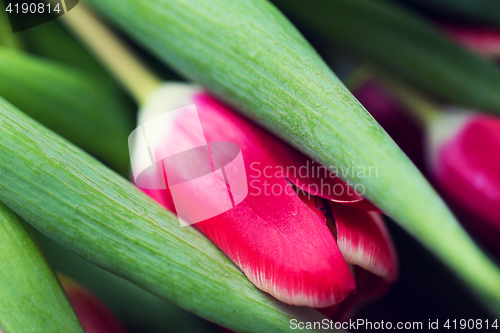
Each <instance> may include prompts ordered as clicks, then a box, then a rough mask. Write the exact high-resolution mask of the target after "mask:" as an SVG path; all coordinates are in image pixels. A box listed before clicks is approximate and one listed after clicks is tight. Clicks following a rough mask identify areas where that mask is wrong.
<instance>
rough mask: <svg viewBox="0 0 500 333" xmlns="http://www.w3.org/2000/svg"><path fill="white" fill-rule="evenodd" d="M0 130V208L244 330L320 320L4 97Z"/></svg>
mask: <svg viewBox="0 0 500 333" xmlns="http://www.w3.org/2000/svg"><path fill="white" fill-rule="evenodd" d="M0 132H1V135H0V174H1V175H2V177H0V200H2V201H3V202H4V203H5V204H6V205H7V206H9V207H10V208H11V209H12V210H14V211H15V212H16V213H17V214H19V215H20V216H21V217H23V218H24V219H25V220H26V221H28V222H29V223H30V224H32V225H33V226H34V227H35V228H36V229H38V230H39V231H40V232H42V233H43V234H45V235H46V236H48V237H49V238H51V239H53V240H54V241H56V242H57V243H59V244H62V245H63V246H64V247H66V248H69V249H71V250H72V251H74V252H76V253H77V254H78V255H79V256H81V257H83V258H84V259H86V260H88V261H90V262H91V263H93V264H96V265H98V266H100V267H103V268H104V269H106V270H108V271H110V272H112V273H114V274H116V275H118V276H121V277H123V278H125V279H127V280H129V281H131V282H133V283H134V284H137V285H138V286H140V287H142V288H144V289H146V290H147V291H149V292H151V293H153V294H155V295H157V296H160V297H161V298H163V299H165V300H167V301H170V302H172V303H174V304H177V305H179V306H180V307H182V308H184V309H186V310H188V311H191V312H193V313H195V314H198V315H200V316H202V317H204V318H206V319H209V320H211V321H214V322H216V323H218V324H221V325H223V326H226V327H229V328H231V329H233V330H236V331H240V332H285V331H289V327H290V320H291V319H293V318H296V319H298V320H301V321H315V320H316V321H320V320H322V319H323V318H324V317H322V316H321V315H320V314H319V313H318V312H317V311H315V310H313V309H307V308H298V307H293V306H288V305H285V304H283V303H280V302H278V301H276V300H275V299H274V298H272V297H271V296H269V295H267V294H265V293H263V292H261V291H259V290H258V289H257V288H255V287H254V286H253V285H252V284H251V283H250V282H249V281H248V279H247V278H246V277H245V275H244V274H243V273H242V272H241V271H240V270H239V269H238V268H237V267H236V266H235V265H234V264H233V263H232V262H231V261H230V260H229V259H228V258H227V257H226V256H225V255H224V254H223V253H222V252H221V251H220V250H218V249H217V248H216V247H215V246H214V245H213V244H212V243H211V242H210V241H208V240H207V239H206V238H205V237H204V236H202V235H201V234H200V233H199V232H197V231H196V230H195V229H194V228H181V227H180V223H179V221H178V220H177V218H176V217H175V216H174V215H172V214H171V213H169V212H167V211H166V210H165V209H164V208H163V207H161V206H160V205H158V204H157V203H156V202H154V201H153V200H151V199H150V198H148V197H147V196H146V195H144V194H143V193H142V192H140V191H139V190H138V189H137V188H135V187H134V186H133V185H132V184H131V183H130V182H128V181H126V180H125V179H123V178H121V177H120V176H118V175H117V174H115V173H114V172H112V171H111V170H109V169H107V168H106V167H104V166H103V165H101V164H100V163H99V162H98V161H96V160H95V159H93V158H91V157H90V156H89V155H87V154H85V153H84V152H83V151H81V150H80V149H78V148H77V147H75V146H73V145H72V144H70V143H69V142H67V141H65V140H64V139H62V138H60V137H59V136H57V135H56V134H54V133H53V132H51V131H49V130H47V129H46V128H44V127H43V126H41V125H40V124H38V123H36V122H34V121H33V120H31V119H29V118H28V117H27V116H25V115H24V114H22V113H21V112H19V111H17V110H16V109H15V108H14V107H13V106H12V105H11V104H9V103H8V102H6V101H5V100H3V99H0Z"/></svg>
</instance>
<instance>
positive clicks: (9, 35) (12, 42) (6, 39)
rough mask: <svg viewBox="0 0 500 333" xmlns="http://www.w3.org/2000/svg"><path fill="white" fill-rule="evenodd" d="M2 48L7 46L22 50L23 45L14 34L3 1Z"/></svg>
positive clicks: (0, 14) (0, 21) (0, 19)
mask: <svg viewBox="0 0 500 333" xmlns="http://www.w3.org/2000/svg"><path fill="white" fill-rule="evenodd" d="M0 46H6V47H10V48H13V49H20V48H21V43H20V41H19V39H18V38H17V35H16V34H14V33H13V32H12V29H11V27H10V23H9V18H8V17H7V13H6V12H5V6H4V3H3V2H2V1H0Z"/></svg>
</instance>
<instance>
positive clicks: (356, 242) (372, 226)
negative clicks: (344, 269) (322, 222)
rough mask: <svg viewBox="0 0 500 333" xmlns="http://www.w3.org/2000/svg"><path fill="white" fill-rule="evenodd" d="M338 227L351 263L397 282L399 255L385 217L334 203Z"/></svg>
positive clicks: (332, 206) (344, 253) (334, 213)
mask: <svg viewBox="0 0 500 333" xmlns="http://www.w3.org/2000/svg"><path fill="white" fill-rule="evenodd" d="M330 207H331V209H332V213H333V216H334V218H335V224H336V226H337V244H338V246H339V249H340V252H342V255H343V256H344V259H345V260H346V262H347V263H349V264H353V265H357V266H359V267H361V268H364V269H366V270H367V271H369V272H371V273H373V274H375V275H378V276H381V277H384V278H385V279H386V280H387V281H393V280H394V279H395V278H396V275H397V261H396V252H395V250H394V246H393V245H392V242H391V239H390V237H389V234H388V232H387V229H386V228H385V225H384V221H383V220H382V218H381V216H380V215H379V214H377V213H374V212H367V211H364V210H361V209H357V208H352V207H347V206H344V205H339V204H336V203H330Z"/></svg>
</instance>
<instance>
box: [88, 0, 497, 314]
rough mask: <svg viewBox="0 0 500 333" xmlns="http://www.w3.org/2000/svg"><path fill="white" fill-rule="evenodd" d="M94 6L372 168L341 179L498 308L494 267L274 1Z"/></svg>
mask: <svg viewBox="0 0 500 333" xmlns="http://www.w3.org/2000/svg"><path fill="white" fill-rule="evenodd" d="M90 2H91V3H92V4H94V5H95V6H96V7H97V8H100V9H101V10H102V11H103V12H104V13H105V14H106V15H108V16H109V17H110V18H112V19H113V20H115V22H117V23H118V24H119V25H120V26H121V27H122V28H123V29H125V30H126V31H127V32H128V33H130V34H131V35H132V36H133V37H135V38H136V39H137V40H138V41H140V42H141V43H143V44H144V45H145V46H146V47H148V48H149V49H150V50H151V51H153V52H154V53H155V54H157V55H158V56H159V57H161V58H162V59H164V60H165V62H167V63H169V64H170V65H172V66H173V67H174V68H175V69H176V70H177V71H178V72H179V73H182V74H183V75H185V76H186V77H187V78H189V79H191V80H194V81H197V82H199V83H201V84H203V85H204V86H205V87H207V89H210V91H212V92H213V93H214V94H216V95H218V96H219V97H220V98H222V99H224V100H225V101H226V102H228V103H229V104H232V105H233V106H234V107H235V108H236V109H237V110H240V111H241V112H243V113H244V114H245V115H246V116H248V117H249V118H251V119H253V120H255V121H256V122H258V123H260V124H262V125H263V126H265V127H266V128H267V129H269V130H270V131H272V132H274V133H276V135H278V136H280V137H282V138H283V139H284V140H286V141H287V142H289V143H290V144H292V145H293V146H295V147H296V148H298V149H299V150H301V151H303V152H304V153H306V154H307V155H308V156H310V157H311V158H313V159H315V160H317V161H318V162H320V163H322V164H324V165H326V166H336V167H337V168H343V170H344V171H345V170H352V168H354V169H355V170H361V169H364V170H365V171H366V170H369V168H370V167H372V168H376V169H377V170H378V172H377V176H373V177H366V176H364V177H363V174H361V176H360V173H359V172H354V173H351V172H348V174H342V175H340V176H341V177H342V178H343V179H344V180H346V181H348V182H350V184H353V185H354V184H360V185H361V186H362V187H361V188H362V189H364V190H365V191H364V194H365V196H366V197H367V198H368V199H369V200H371V201H372V202H373V203H375V204H376V205H377V206H378V207H380V208H381V209H382V210H383V211H385V212H386V213H387V214H388V215H389V216H391V217H392V218H393V219H394V220H395V221H397V222H398V223H399V224H400V225H401V226H403V227H404V228H405V229H406V230H407V231H408V232H409V233H411V234H412V235H414V236H415V237H416V238H417V239H419V240H420V241H421V242H422V243H423V244H424V245H425V246H427V247H428V248H429V249H430V250H431V251H432V252H433V253H434V254H436V255H437V256H438V257H439V258H441V260H443V261H444V262H445V263H446V264H447V265H448V266H449V267H450V268H451V269H452V270H453V271H454V272H455V273H456V274H457V275H458V276H459V277H461V278H462V279H463V281H465V282H466V283H467V284H468V285H469V286H470V287H471V288H472V289H473V290H474V291H475V292H476V294H477V295H479V296H480V297H482V299H483V300H484V301H485V302H486V303H488V304H489V305H490V307H491V309H494V310H496V311H497V312H498V313H500V288H499V286H500V271H499V270H498V268H497V267H496V266H495V265H494V263H493V262H492V261H490V260H489V259H488V258H487V257H486V256H485V255H484V253H482V252H481V250H480V249H479V248H478V247H477V246H476V245H475V244H474V242H473V241H472V240H471V239H470V238H469V236H468V235H467V234H466V232H465V231H464V230H463V229H462V228H461V226H460V225H459V223H458V222H457V221H456V219H455V217H454V216H453V215H452V214H451V213H450V211H449V210H448V208H447V207H446V206H445V204H444V203H443V201H442V200H441V199H440V198H439V197H438V195H437V194H436V192H435V191H434V190H433V189H432V188H431V186H430V185H429V184H428V182H427V181H426V180H425V179H424V177H423V176H422V175H421V174H420V172H419V171H418V170H417V169H416V168H415V166H414V165H413V164H412V163H411V162H410V161H409V160H408V158H407V157H406V156H405V154H404V153H403V152H401V150H400V149H399V148H398V147H397V145H396V144H395V143H394V142H393V141H392V139H390V137H389V136H388V135H387V134H386V133H385V132H384V130H383V129H382V128H381V127H380V126H379V125H378V124H377V123H376V122H375V121H374V119H373V118H372V117H371V116H370V115H369V114H368V112H367V111H366V110H365V109H364V108H363V106H362V105H361V104H359V102H358V101H357V100H356V99H355V98H354V97H353V96H352V94H351V93H350V92H349V91H348V90H347V89H346V88H345V86H344V85H343V84H342V83H341V82H340V81H339V80H338V78H337V77H336V76H335V75H334V74H333V73H332V72H331V71H330V69H329V68H328V67H327V66H326V64H325V63H324V62H323V61H322V60H321V58H320V57H319V56H318V54H317V53H316V52H315V51H314V50H313V49H312V47H311V46H310V45H309V44H308V43H307V42H306V41H305V40H304V38H303V37H302V36H301V35H300V34H299V33H298V31H297V30H296V29H295V28H294V27H293V26H292V25H291V24H290V23H289V22H288V21H287V20H286V18H285V17H284V16H283V15H282V14H281V13H280V12H279V11H278V10H276V8H274V7H273V6H272V5H271V4H270V3H269V2H267V1H262V0H247V1H243V2H242V1H233V0H210V1H207V0H184V1H181V0H154V1H153V0H122V1H120V2H119V3H118V2H116V1H113V0H91V1H90ZM377 47H379V46H377ZM461 66H464V65H461ZM490 92H491V91H490ZM497 92H498V89H497V91H496V92H495V96H497V98H499V99H500V97H498V96H499V95H498V93H497ZM347 168H349V169H347ZM365 175H366V174H365ZM358 189H359V187H358Z"/></svg>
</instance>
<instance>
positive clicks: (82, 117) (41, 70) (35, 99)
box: [0, 47, 133, 175]
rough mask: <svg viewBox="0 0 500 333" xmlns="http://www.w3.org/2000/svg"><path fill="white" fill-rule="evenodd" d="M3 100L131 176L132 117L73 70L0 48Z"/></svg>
mask: <svg viewBox="0 0 500 333" xmlns="http://www.w3.org/2000/svg"><path fill="white" fill-rule="evenodd" d="M0 96H3V97H4V98H6V99H7V100H8V101H9V102H11V103H12V104H14V105H16V106H17V107H18V108H21V109H22V110H24V111H25V112H26V113H27V114H29V115H30V116H31V117H33V118H34V119H36V120H37V121H39V122H41V123H42V124H44V125H46V126H47V127H49V128H50V129H52V130H54V131H55V132H57V133H59V134H60V135H62V136H63V137H65V138H66V139H68V140H70V141H72V142H73V143H75V144H76V145H78V146H80V147H81V148H83V149H85V150H86V151H88V152H89V153H91V154H92V155H94V156H96V157H97V158H98V159H100V160H102V161H103V162H105V163H106V164H108V165H109V166H110V167H112V168H113V169H115V170H117V171H118V172H119V173H120V174H122V175H127V174H128V170H129V164H130V162H129V157H128V156H129V155H128V146H127V140H128V135H129V134H130V131H132V129H133V127H132V117H131V113H127V110H130V109H129V107H128V106H127V104H125V103H123V102H122V100H121V99H120V96H119V95H117V94H116V91H113V90H109V89H107V86H106V85H101V84H99V82H96V81H95V80H93V79H92V77H91V76H87V75H85V74H84V73H81V72H79V71H77V70H75V69H73V68H70V67H67V66H62V65H58V64H56V63H54V62H52V61H47V60H42V59H39V58H35V57H32V56H29V55H26V54H24V53H21V52H19V51H14V50H10V49H6V48H4V47H0Z"/></svg>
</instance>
